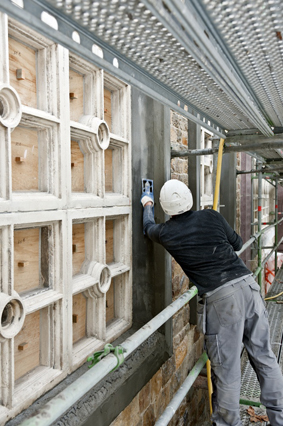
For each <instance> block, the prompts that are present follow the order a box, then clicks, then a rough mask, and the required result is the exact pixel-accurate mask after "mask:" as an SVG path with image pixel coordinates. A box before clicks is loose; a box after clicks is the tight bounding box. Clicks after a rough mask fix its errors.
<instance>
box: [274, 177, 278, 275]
mask: <svg viewBox="0 0 283 426" xmlns="http://www.w3.org/2000/svg"><path fill="white" fill-rule="evenodd" d="M274 221H275V242H274V244H275V247H276V250H275V263H274V273H275V275H276V272H277V254H278V248H277V244H278V223H277V222H278V180H277V179H276V180H275V218H274Z"/></svg>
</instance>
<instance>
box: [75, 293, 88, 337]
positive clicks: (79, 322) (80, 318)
mask: <svg viewBox="0 0 283 426" xmlns="http://www.w3.org/2000/svg"><path fill="white" fill-rule="evenodd" d="M86 304H87V299H86V297H85V296H84V295H83V294H82V293H79V294H76V295H75V296H73V319H74V317H75V318H76V322H74V321H73V343H76V342H78V341H79V340H81V339H83V338H84V337H85V336H86Z"/></svg>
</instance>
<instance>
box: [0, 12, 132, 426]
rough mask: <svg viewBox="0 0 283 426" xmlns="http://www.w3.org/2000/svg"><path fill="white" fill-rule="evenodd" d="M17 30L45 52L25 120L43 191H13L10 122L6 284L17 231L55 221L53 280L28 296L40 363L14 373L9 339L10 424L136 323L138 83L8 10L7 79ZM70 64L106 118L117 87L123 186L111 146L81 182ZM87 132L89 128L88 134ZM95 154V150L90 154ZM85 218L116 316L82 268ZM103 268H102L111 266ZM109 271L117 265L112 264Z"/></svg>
mask: <svg viewBox="0 0 283 426" xmlns="http://www.w3.org/2000/svg"><path fill="white" fill-rule="evenodd" d="M8 34H9V35H10V36H11V37H14V38H16V39H18V40H19V41H21V42H22V43H24V44H26V45H28V46H30V47H32V48H34V49H35V50H36V51H37V69H36V75H37V108H31V107H30V106H28V105H22V118H21V121H20V124H19V125H20V126H23V127H32V128H35V129H37V130H38V131H39V133H40V134H41V136H40V140H39V143H40V145H41V148H42V151H41V154H40V158H41V165H42V167H41V171H40V176H39V188H40V191H38V192H31V191H30V192H28V191H27V192H24V193H22V192H21V193H15V192H12V171H11V170H12V166H11V161H12V159H11V129H9V128H5V127H4V126H2V125H0V260H1V261H0V292H3V293H5V294H8V295H11V294H12V292H13V288H14V247H13V237H14V230H17V229H25V228H34V227H42V226H48V227H49V229H50V232H51V238H50V242H49V249H50V253H52V255H51V256H50V264H49V268H50V271H51V272H50V274H49V275H50V283H49V284H50V285H49V287H47V288H42V289H37V290H35V291H30V292H29V293H25V294H21V295H20V296H19V297H20V299H21V301H22V303H23V305H24V309H25V312H26V315H29V314H30V313H33V312H36V311H40V312H41V322H40V335H41V339H40V349H41V358H40V366H39V367H37V368H35V369H34V370H31V371H30V372H28V373H27V374H25V375H24V376H23V377H21V378H20V379H18V380H17V381H16V382H15V380H14V339H13V338H11V339H7V340H6V341H4V342H2V343H0V382H1V383H2V387H1V388H0V424H2V423H5V422H6V421H7V420H8V419H9V418H11V417H14V416H15V415H16V414H18V413H19V412H21V411H22V410H23V409H24V408H26V407H28V406H29V405H30V404H31V403H32V402H33V401H34V400H35V399H37V398H38V397H39V396H40V395H42V394H44V393H45V392H46V391H47V390H48V389H50V388H51V387H53V386H55V385H56V384H57V383H59V382H60V381H61V380H63V379H64V378H65V377H66V376H67V374H69V373H70V372H72V371H74V370H75V369H76V368H77V367H78V366H80V365H81V364H82V363H84V362H85V361H86V359H87V357H88V356H89V355H91V354H92V353H93V352H94V351H95V350H98V349H101V348H102V347H103V346H104V345H105V343H107V342H109V341H113V340H114V339H115V338H116V337H118V336H119V335H120V334H121V333H123V332H124V331H126V330H127V329H128V328H130V326H131V322H132V274H131V262H132V259H131V252H132V248H131V226H132V225H131V145H130V141H131V95H130V87H129V86H127V85H126V84H124V83H123V82H121V81H118V80H117V79H116V78H114V77H112V76H110V75H109V74H106V73H104V72H103V71H102V70H100V69H98V68H97V67H95V66H94V65H92V64H88V63H87V62H86V61H84V60H82V59H80V58H79V57H77V56H75V55H73V54H71V53H70V52H69V51H68V50H67V49H65V48H63V47H62V46H59V45H56V44H54V43H52V42H51V41H49V40H47V39H45V38H44V37H43V36H41V35H39V34H36V33H35V32H34V31H32V30H29V29H27V28H25V27H24V26H22V25H21V24H19V23H17V22H16V21H14V20H10V19H9V22H8V18H7V16H6V15H4V14H0V59H1V61H0V64H1V66H0V84H1V83H4V84H6V85H9V51H8ZM69 67H70V68H71V69H73V70H75V71H77V72H79V73H80V74H83V75H84V112H83V113H84V115H92V116H95V117H97V118H99V119H100V120H104V91H103V88H104V87H106V88H107V89H108V90H110V91H111V93H112V96H111V105H112V111H111V113H112V123H111V124H112V133H111V134H110V145H109V147H110V148H111V149H112V150H113V171H112V173H113V176H114V179H113V191H114V192H113V193H112V192H107V193H106V192H105V177H104V161H105V158H104V151H103V150H102V149H101V150H98V151H96V150H95V149H94V150H92V151H91V152H89V153H88V154H86V153H84V155H85V161H84V168H85V184H86V188H87V191H86V192H84V193H72V190H71V168H70V164H71V149H70V141H71V135H72V136H74V137H76V135H77V139H79V140H82V139H84V137H85V138H86V139H87V138H88V137H91V136H92V134H93V131H92V130H91V129H90V128H88V127H87V126H85V125H83V124H81V123H79V122H73V121H72V122H71V121H70V100H69ZM78 134H79V136H78ZM86 157H88V158H86ZM107 219H110V220H114V234H113V239H114V257H115V261H114V262H113V263H111V264H109V265H106V252H105V250H106V249H105V221H106V220H107ZM73 223H85V253H86V255H85V260H86V261H87V262H88V263H87V265H90V266H91V267H93V266H97V265H98V267H99V268H100V269H99V271H101V270H102V269H103V268H105V271H109V274H111V277H112V282H113V283H114V287H115V288H114V292H115V302H114V303H115V307H114V309H115V318H114V320H113V321H111V323H110V324H106V291H107V288H105V289H104V290H102V291H101V289H97V286H98V281H99V280H98V279H96V278H95V276H94V275H91V274H90V275H88V274H87V273H83V272H85V271H87V268H86V267H85V269H83V265H82V269H81V273H79V274H77V275H75V276H74V277H73V276H72V226H73ZM101 268H102V269H101ZM107 273H108V272H107ZM80 292H83V293H84V294H85V295H87V300H88V301H87V327H86V329H87V333H86V338H84V339H82V340H80V341H79V342H77V343H75V344H74V345H73V343H72V327H73V324H72V297H73V295H75V294H78V293H80Z"/></svg>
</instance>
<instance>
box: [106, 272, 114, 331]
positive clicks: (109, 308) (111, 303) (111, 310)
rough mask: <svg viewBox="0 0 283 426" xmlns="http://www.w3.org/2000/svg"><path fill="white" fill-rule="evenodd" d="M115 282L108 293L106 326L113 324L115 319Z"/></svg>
mask: <svg viewBox="0 0 283 426" xmlns="http://www.w3.org/2000/svg"><path fill="white" fill-rule="evenodd" d="M114 286H115V284H114V280H112V281H111V286H110V288H109V290H108V291H107V293H106V324H108V323H109V322H111V321H112V320H113V319H114V317H115V309H114V295H115V291H114Z"/></svg>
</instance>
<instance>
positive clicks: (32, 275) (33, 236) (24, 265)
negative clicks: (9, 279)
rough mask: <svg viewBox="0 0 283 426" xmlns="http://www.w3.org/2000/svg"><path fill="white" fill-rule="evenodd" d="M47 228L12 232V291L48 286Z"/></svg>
mask: <svg viewBox="0 0 283 426" xmlns="http://www.w3.org/2000/svg"><path fill="white" fill-rule="evenodd" d="M49 251H50V245H49V229H48V226H42V227H36V228H30V229H17V230H14V289H15V290H16V291H17V292H18V293H25V292H29V291H32V290H37V289H42V288H46V287H49V286H50V282H49V268H50V260H51V259H50V256H49Z"/></svg>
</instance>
